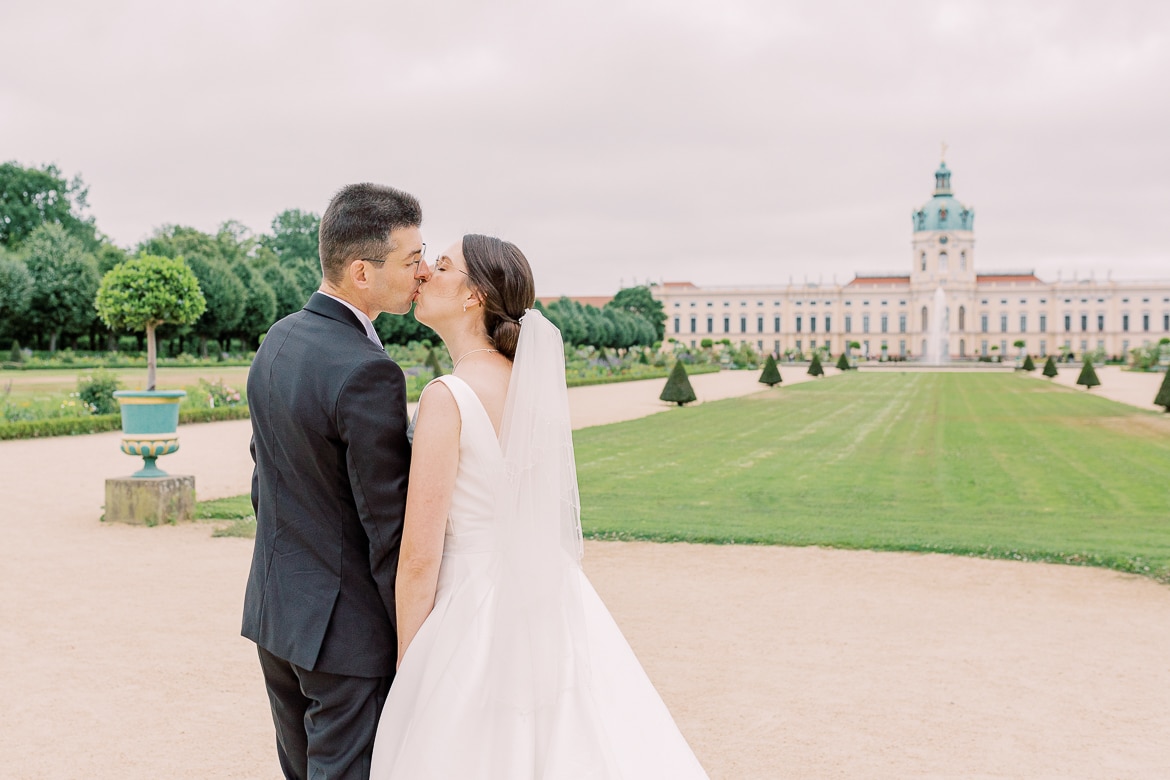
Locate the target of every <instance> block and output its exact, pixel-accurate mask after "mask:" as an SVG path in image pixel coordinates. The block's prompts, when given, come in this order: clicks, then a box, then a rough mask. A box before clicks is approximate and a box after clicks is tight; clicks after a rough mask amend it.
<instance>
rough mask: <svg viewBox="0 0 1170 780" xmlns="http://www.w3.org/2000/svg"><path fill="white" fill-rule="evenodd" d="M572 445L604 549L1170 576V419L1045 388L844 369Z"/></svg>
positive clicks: (589, 522) (597, 431) (591, 526)
mask: <svg viewBox="0 0 1170 780" xmlns="http://www.w3.org/2000/svg"><path fill="white" fill-rule="evenodd" d="M575 440H576V448H577V468H578V474H579V479H580V484H581V501H582V507H583V522H584V525H585V529H586V533H587V534H588V535H590V536H594V537H598V538H638V539H657V540H664V541H668V540H689V541H697V542H715V543H726V542H740V543H763V544H792V545H807V544H817V545H826V546H833V547H856V548H869V549H879V550H931V551H941V552H953V553H959V554H967V555H988V556H993V557H1003V558H1019V559H1026V560H1049V561H1064V562H1068V563H1085V564H1092V565H1100V566H1108V567H1111V568H1117V569H1121V570H1123V571H1133V572H1138V573H1142V574H1148V575H1151V576H1154V577H1157V578H1158V579H1162V580H1170V420H1166V419H1163V418H1162V417H1160V416H1159V415H1157V414H1154V413H1151V412H1143V411H1140V410H1138V409H1134V408H1131V407H1128V406H1124V405H1122V404H1117V403H1114V402H1112V401H1107V400H1105V399H1102V398H1098V397H1095V396H1091V395H1089V394H1087V393H1085V392H1074V391H1070V390H1067V389H1063V388H1059V387H1052V386H1049V385H1047V384H1045V383H1043V382H1041V381H1038V380H1035V379H1029V378H1026V377H1022V376H1013V375H1008V374H990V375H983V374H966V373H918V372H907V373H880V374H879V373H850V374H847V375H844V376H841V377H838V378H835V379H832V380H826V381H820V382H814V383H807V384H801V385H796V386H794V387H791V388H786V389H781V390H776V391H773V392H769V393H766V394H762V395H757V396H752V397H749V398H743V399H734V400H729V401H722V402H718V403H711V404H703V405H702V406H697V407H692V408H682V409H674V410H671V411H670V412H668V413H665V414H659V415H654V416H652V417H647V418H644V419H641V420H635V421H632V422H627V423H621V424H618V425H609V426H601V427H597V428H591V429H586V430H582V431H579V432H578V433H577V435H576V437H575Z"/></svg>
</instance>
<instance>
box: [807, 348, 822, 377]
mask: <svg viewBox="0 0 1170 780" xmlns="http://www.w3.org/2000/svg"><path fill="white" fill-rule="evenodd" d="M808 373H809V376H824V375H825V369H823V368H821V356H820V355H818V354H817V353H816V352H814V353H813V356H812V362H811V363H809V364H808Z"/></svg>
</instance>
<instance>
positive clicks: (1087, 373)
mask: <svg viewBox="0 0 1170 780" xmlns="http://www.w3.org/2000/svg"><path fill="white" fill-rule="evenodd" d="M1077 384H1078V385H1084V386H1085V389H1086V390H1092V389H1093V388H1094V387H1096V386H1097V385H1099V384H1101V380H1100V379H1098V378H1097V372H1096V371H1094V370H1093V361H1092V360H1090V359H1089V358H1087V357H1086V358H1085V365H1084V367H1083V368H1082V369H1081V375H1080V376H1078V377H1077Z"/></svg>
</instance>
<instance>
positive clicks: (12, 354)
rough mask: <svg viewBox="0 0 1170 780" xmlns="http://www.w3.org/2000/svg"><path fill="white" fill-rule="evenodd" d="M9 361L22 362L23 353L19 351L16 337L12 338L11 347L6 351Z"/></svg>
mask: <svg viewBox="0 0 1170 780" xmlns="http://www.w3.org/2000/svg"><path fill="white" fill-rule="evenodd" d="M8 362H9V363H23V362H24V353H23V352H21V351H20V342H19V341H17V340H16V339H13V340H12V349H10V350H9V351H8Z"/></svg>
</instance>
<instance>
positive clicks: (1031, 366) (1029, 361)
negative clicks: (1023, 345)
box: [1021, 355, 1036, 371]
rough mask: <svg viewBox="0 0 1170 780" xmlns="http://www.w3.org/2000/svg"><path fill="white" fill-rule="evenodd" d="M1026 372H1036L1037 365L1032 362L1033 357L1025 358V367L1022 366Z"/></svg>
mask: <svg viewBox="0 0 1170 780" xmlns="http://www.w3.org/2000/svg"><path fill="white" fill-rule="evenodd" d="M1021 368H1023V369H1024V370H1025V371H1035V370H1036V364H1035V363H1034V362H1033V361H1032V356H1031V355H1028V356H1027V357H1025V358H1024V365H1023V366H1021Z"/></svg>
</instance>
